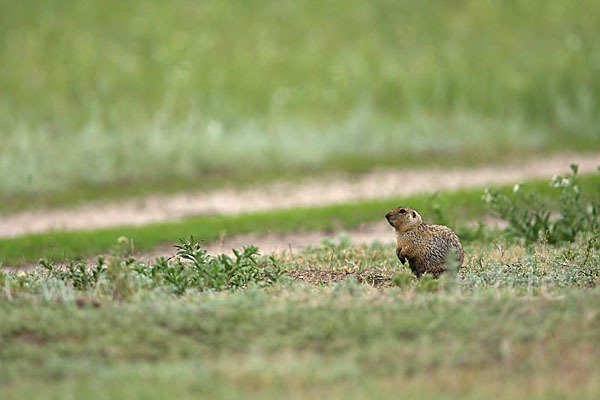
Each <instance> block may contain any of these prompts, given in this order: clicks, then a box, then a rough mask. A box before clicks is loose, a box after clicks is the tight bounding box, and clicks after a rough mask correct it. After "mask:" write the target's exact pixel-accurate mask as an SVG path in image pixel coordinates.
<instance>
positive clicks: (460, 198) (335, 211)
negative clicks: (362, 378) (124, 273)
mask: <svg viewBox="0 0 600 400" xmlns="http://www.w3.org/2000/svg"><path fill="white" fill-rule="evenodd" d="M599 183H600V177H599V176H598V175H590V176H583V177H582V178H581V187H582V192H583V195H584V197H586V196H587V198H589V197H591V196H597V188H598V185H599ZM524 187H530V188H531V189H532V190H534V191H536V192H538V193H539V194H540V195H542V196H545V197H547V198H549V199H550V200H549V203H550V204H552V203H553V202H556V200H557V199H556V198H555V196H556V189H553V188H552V187H550V186H549V185H548V183H547V182H545V181H535V182H531V183H528V184H526V185H525V186H524ZM504 190H509V188H508V187H505V188H504ZM482 192H483V190H482V189H469V190H460V191H455V192H448V193H439V194H437V195H433V196H432V195H429V194H428V195H416V196H411V197H408V198H394V199H382V200H366V201H361V202H358V203H350V204H338V205H331V206H325V207H309V208H298V209H287V210H277V211H267V212H260V213H253V214H241V215H234V216H221V215H218V216H200V217H192V218H188V219H185V220H183V221H179V222H166V223H160V224H153V225H148V226H142V227H117V228H109V229H100V230H94V231H73V232H50V233H44V234H31V235H25V236H21V237H17V238H11V239H2V240H0V262H2V263H3V265H11V266H15V265H22V264H31V263H35V262H37V260H39V259H40V258H47V259H49V260H51V261H54V262H58V261H70V260H73V259H78V258H85V257H91V256H95V255H97V254H101V253H107V252H110V251H111V249H113V248H114V247H115V244H116V241H117V239H118V238H119V237H121V236H125V237H127V238H129V239H132V240H133V243H134V248H135V250H136V251H140V252H144V251H149V250H152V249H153V248H155V247H156V246H158V245H159V244H165V243H175V242H177V240H178V239H179V238H184V237H185V238H187V237H189V236H190V235H194V237H196V238H197V239H199V240H204V241H211V240H216V239H218V238H220V237H221V236H223V235H235V234H240V233H254V234H257V235H260V234H263V233H267V232H278V233H284V232H293V231H311V230H319V229H324V230H339V229H350V228H353V227H357V226H358V225H359V224H361V223H364V222H373V221H378V220H381V222H382V223H384V221H383V215H384V214H385V212H386V211H387V210H389V209H391V208H393V207H395V206H397V205H398V204H404V205H407V206H410V207H413V208H415V209H418V210H420V212H421V213H422V215H423V216H424V218H425V220H426V221H428V222H436V223H442V224H448V225H450V226H452V227H453V228H455V229H456V230H457V232H458V233H459V235H460V236H461V237H462V238H463V240H467V241H468V240H471V239H472V238H475V237H476V236H477V235H478V234H477V232H475V231H473V230H472V229H470V228H467V227H466V226H464V225H461V224H459V223H457V221H458V219H459V216H460V220H461V221H469V220H473V219H475V218H479V217H481V216H483V215H484V214H486V213H487V212H488V210H487V209H486V206H485V203H484V202H483V201H481V195H482Z"/></svg>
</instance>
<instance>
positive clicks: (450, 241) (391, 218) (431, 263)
mask: <svg viewBox="0 0 600 400" xmlns="http://www.w3.org/2000/svg"><path fill="white" fill-rule="evenodd" d="M385 217H386V219H387V221H388V223H389V224H390V225H391V226H392V227H394V229H395V230H396V242H397V244H398V247H397V248H396V255H397V256H398V259H399V260H400V261H401V262H402V264H404V263H405V262H406V260H408V265H409V267H410V269H411V271H412V272H413V273H414V274H415V275H416V276H417V278H419V277H420V276H421V275H423V274H425V273H430V274H432V275H433V276H434V277H435V278H437V277H438V276H440V275H441V274H443V273H444V272H445V271H446V269H447V268H446V259H447V257H448V255H449V253H450V251H451V250H452V249H454V251H455V252H456V261H457V262H458V268H460V267H461V266H462V262H463V259H464V256H465V253H464V251H463V248H462V245H461V243H460V240H459V239H458V236H456V234H455V233H454V232H453V231H452V229H450V228H448V227H446V226H442V225H428V224H426V223H424V222H423V219H422V218H421V215H420V214H419V213H418V212H416V211H415V210H413V209H412V208H408V207H396V208H394V209H393V210H390V212H388V213H387V214H386V215H385Z"/></svg>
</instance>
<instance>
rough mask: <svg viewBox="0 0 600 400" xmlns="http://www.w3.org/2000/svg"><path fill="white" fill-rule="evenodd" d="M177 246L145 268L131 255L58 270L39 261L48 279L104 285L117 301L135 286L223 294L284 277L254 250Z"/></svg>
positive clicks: (191, 243) (188, 243) (83, 286)
mask: <svg viewBox="0 0 600 400" xmlns="http://www.w3.org/2000/svg"><path fill="white" fill-rule="evenodd" d="M175 247H176V248H177V253H176V255H175V256H174V257H171V258H169V259H165V258H162V257H161V258H158V259H156V260H155V261H154V263H149V264H145V263H141V262H138V261H136V260H135V258H133V257H129V258H127V259H123V258H121V257H116V258H114V259H113V260H112V261H111V262H110V263H108V264H107V263H106V262H105V260H104V258H102V257H99V258H98V261H97V262H96V264H94V265H88V264H87V263H85V262H79V263H74V262H72V263H71V264H69V265H68V266H66V267H56V266H54V265H52V264H50V263H49V262H47V261H45V260H41V261H40V263H41V265H42V267H44V268H45V269H46V271H47V272H48V273H49V274H50V277H51V278H54V279H57V280H59V281H63V282H65V283H68V284H70V285H72V286H73V288H74V289H76V290H89V289H91V288H94V287H97V286H98V285H104V286H108V288H110V289H112V290H111V291H112V292H113V293H114V294H115V296H117V297H119V298H122V297H126V294H127V293H128V292H132V290H129V289H128V288H134V287H136V286H142V287H147V288H156V287H160V286H167V287H169V288H171V289H172V291H173V292H174V293H175V294H177V295H182V294H184V293H185V292H186V290H187V289H196V290H200V291H204V290H216V291H221V290H229V289H240V288H245V287H247V286H248V285H250V284H258V285H261V286H269V285H272V284H273V283H275V282H276V281H278V280H279V278H280V276H281V275H282V273H283V272H282V270H281V268H280V266H279V264H278V263H277V262H276V260H275V259H274V258H273V257H272V256H271V257H269V258H267V259H260V258H259V253H258V248H257V247H255V246H246V247H244V248H243V249H242V251H238V250H235V249H234V250H233V254H234V258H232V257H230V256H228V255H226V254H219V255H217V256H211V255H209V254H207V251H206V250H205V249H203V248H202V247H201V245H200V243H199V242H198V241H195V240H194V237H193V236H191V237H190V239H189V240H186V239H180V244H178V245H175Z"/></svg>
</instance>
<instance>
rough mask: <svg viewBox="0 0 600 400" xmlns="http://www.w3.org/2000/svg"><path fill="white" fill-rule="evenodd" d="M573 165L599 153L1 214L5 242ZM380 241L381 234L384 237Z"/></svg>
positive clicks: (500, 180) (487, 180)
mask: <svg viewBox="0 0 600 400" xmlns="http://www.w3.org/2000/svg"><path fill="white" fill-rule="evenodd" d="M572 162H576V163H578V164H579V169H580V171H581V173H589V172H593V171H596V168H597V166H598V165H600V154H576V153H562V154H555V155H551V156H548V157H546V158H544V159H538V160H527V161H523V162H518V161H517V162H512V163H511V164H509V165H494V166H484V167H475V168H466V167H461V168H452V169H406V168H405V169H380V170H375V171H372V172H369V173H366V174H362V175H360V176H354V177H351V178H349V177H348V176H344V175H329V176H324V177H320V178H315V179H309V180H305V181H303V182H302V183H300V184H289V183H283V182H281V183H274V184H269V185H265V186H261V187H256V188H249V189H233V188H224V189H218V190H214V191H210V192H189V193H180V194H175V195H148V196H145V197H140V198H135V199H131V200H127V201H121V202H111V203H104V204H98V203H90V204H85V205H81V206H77V207H73V208H68V209H67V208H65V209H50V210H33V211H24V212H19V213H16V214H11V215H0V237H4V238H6V237H15V236H19V235H23V234H27V233H39V232H45V231H49V230H77V229H96V228H105V227H114V226H123V225H145V224H149V223H154V222H160V221H173V220H177V219H181V218H184V217H187V216H192V215H201V214H237V213H243V212H254V211H262V210H272V209H281V208H292V207H299V206H318V205H327V204H334V203H342V202H350V201H357V200H362V199H371V198H381V197H393V196H407V195H411V194H416V193H426V192H434V191H439V190H451V189H458V188H468V187H477V186H485V185H492V184H505V183H516V182H520V181H523V180H526V179H532V178H549V177H550V176H552V175H553V174H557V173H566V172H567V171H568V168H569V164H570V163H572ZM359 233H360V232H359ZM377 235H381V232H380V233H377ZM309 237H310V235H309ZM312 239H314V238H312V237H310V240H309V239H307V241H309V242H314V241H313V240H312ZM246 243H247V242H246ZM279 243H286V241H285V240H283V241H279ZM267 247H269V246H267Z"/></svg>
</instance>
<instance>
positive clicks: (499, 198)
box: [482, 164, 600, 243]
mask: <svg viewBox="0 0 600 400" xmlns="http://www.w3.org/2000/svg"><path fill="white" fill-rule="evenodd" d="M577 170H578V167H577V164H571V172H570V173H569V174H567V175H564V176H562V175H556V176H554V177H553V178H552V181H551V182H550V185H551V186H552V187H553V188H554V189H556V190H557V191H559V196H558V197H559V199H558V200H559V201H558V209H556V210H553V209H551V208H550V207H549V206H548V205H547V204H545V203H544V202H543V201H542V200H541V199H540V197H539V196H538V195H537V194H536V193H534V192H531V191H527V190H525V189H524V188H522V187H521V185H519V184H516V185H515V186H514V188H513V191H512V193H510V194H506V193H503V192H501V191H499V190H493V189H485V191H484V194H483V196H482V200H483V201H485V202H486V203H487V204H488V205H489V207H491V208H492V209H493V210H494V211H496V212H497V213H498V215H499V216H500V218H502V219H504V220H505V221H507V222H508V228H507V231H508V233H509V235H510V236H512V237H516V238H522V239H524V240H525V241H526V242H528V243H532V242H537V241H539V240H546V241H548V242H549V243H559V242H573V241H574V240H575V238H576V236H577V235H578V234H579V233H580V232H595V231H598V230H599V229H600V202H599V201H598V200H597V199H596V200H594V201H592V202H591V203H589V204H586V203H584V202H583V201H582V200H581V190H580V186H579V182H578V176H577Z"/></svg>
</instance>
